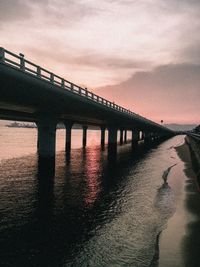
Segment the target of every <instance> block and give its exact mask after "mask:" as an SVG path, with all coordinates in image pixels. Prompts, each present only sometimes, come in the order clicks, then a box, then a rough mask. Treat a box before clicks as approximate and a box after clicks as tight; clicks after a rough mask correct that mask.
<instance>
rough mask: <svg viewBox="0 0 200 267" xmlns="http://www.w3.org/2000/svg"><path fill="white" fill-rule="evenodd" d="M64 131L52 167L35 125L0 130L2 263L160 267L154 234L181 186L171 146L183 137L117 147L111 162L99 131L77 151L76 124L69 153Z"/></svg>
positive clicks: (59, 134)
mask: <svg viewBox="0 0 200 267" xmlns="http://www.w3.org/2000/svg"><path fill="white" fill-rule="evenodd" d="M64 137H65V132H64V130H58V131H57V145H56V147H57V153H56V167H55V173H54V170H53V168H52V166H51V164H50V163H44V165H42V166H40V164H39V163H38V157H37V152H36V143H37V132H36V129H23V128H6V127H1V128H0V146H1V149H0V250H1V251H0V253H1V254H0V262H1V264H0V265H1V266H14V267H15V266H20V267H21V266H27V267H29V266H37V267H40V266H41V267H45V266H49V267H51V266H52V267H53V266H63V267H69V266H70V267H79V266H80V267H90V266H91V267H108V266H109V267H123V266H126V267H128V266H132V267H150V266H151V267H155V266H160V265H159V237H160V234H161V232H162V231H163V230H164V229H166V227H167V223H168V221H169V219H170V218H172V216H173V215H174V214H175V212H176V208H177V203H178V201H179V199H180V197H181V194H182V193H181V192H182V190H183V186H184V183H183V182H184V179H185V174H184V172H183V170H184V162H183V161H182V160H181V159H180V158H179V157H178V155H177V152H176V150H175V147H177V146H180V145H181V144H183V143H184V137H183V136H177V137H174V138H172V139H170V140H167V141H165V142H163V143H162V144H160V145H158V146H156V147H153V148H150V149H145V148H144V147H143V146H142V145H140V147H139V149H138V150H135V151H132V150H131V146H130V144H126V145H123V146H118V153H117V157H116V158H114V159H112V160H110V159H109V157H108V155H107V149H105V150H104V151H102V150H101V149H100V146H99V143H100V133H99V132H98V131H94V130H93V131H89V132H88V146H87V148H86V149H85V150H83V149H82V148H81V131H80V130H74V131H73V137H72V151H71V156H70V157H66V155H65V152H64V143H65V140H64ZM171 242H172V241H171ZM172 244H173V242H172ZM183 266H184V265H183ZM183 266H180V267H183Z"/></svg>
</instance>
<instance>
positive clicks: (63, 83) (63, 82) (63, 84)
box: [61, 79, 65, 88]
mask: <svg viewBox="0 0 200 267" xmlns="http://www.w3.org/2000/svg"><path fill="white" fill-rule="evenodd" d="M61 86H62V87H63V88H65V80H64V79H62V80H61Z"/></svg>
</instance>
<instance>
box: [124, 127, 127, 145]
mask: <svg viewBox="0 0 200 267" xmlns="http://www.w3.org/2000/svg"><path fill="white" fill-rule="evenodd" d="M126 143H127V130H124V144H126Z"/></svg>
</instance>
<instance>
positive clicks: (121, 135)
mask: <svg viewBox="0 0 200 267" xmlns="http://www.w3.org/2000/svg"><path fill="white" fill-rule="evenodd" d="M123 133H124V131H123V129H120V141H119V142H120V145H123V141H124V140H123Z"/></svg>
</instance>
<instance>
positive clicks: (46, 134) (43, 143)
mask: <svg viewBox="0 0 200 267" xmlns="http://www.w3.org/2000/svg"><path fill="white" fill-rule="evenodd" d="M56 125H57V121H56V120H55V119H53V118H51V117H50V118H49V117H45V118H44V117H43V118H40V119H39V121H38V122H37V127H38V142H37V148H38V154H39V157H40V158H55V148H56Z"/></svg>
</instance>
